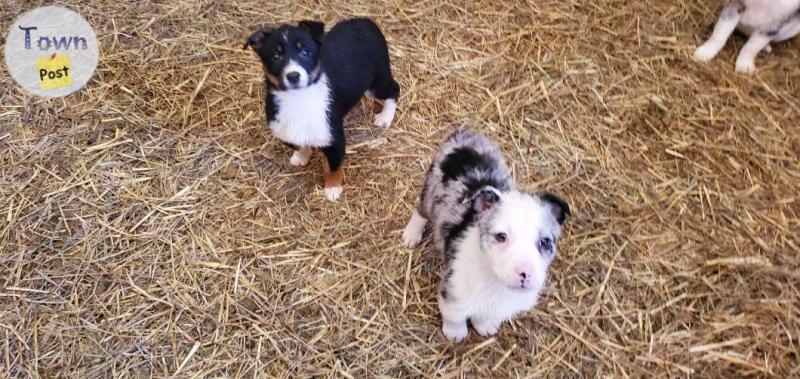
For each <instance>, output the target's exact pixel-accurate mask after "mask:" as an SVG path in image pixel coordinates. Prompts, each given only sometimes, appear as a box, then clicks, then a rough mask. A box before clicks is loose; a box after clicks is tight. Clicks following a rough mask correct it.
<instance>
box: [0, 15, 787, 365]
mask: <svg viewBox="0 0 800 379" xmlns="http://www.w3.org/2000/svg"><path fill="white" fill-rule="evenodd" d="M721 3H722V1H721V0H716V1H712V2H708V3H705V2H695V1H683V0H679V1H657V0H634V1H614V0H600V1H585V0H584V1H578V0H541V1H539V0H528V1H527V2H525V1H505V0H501V1H471V2H470V1H465V2H457V1H441V2H439V1H423V2H404V1H387V2H384V3H374V2H351V1H321V2H318V3H304V4H298V3H297V2H294V1H277V2H276V1H239V2H235V3H233V2H225V1H170V2H159V3H154V2H144V1H141V2H111V1H83V2H77V1H66V2H63V3H60V4H63V5H66V6H68V7H70V8H73V9H76V10H78V11H79V12H81V13H82V14H83V15H84V16H85V17H86V18H87V19H88V20H89V21H90V22H91V23H92V25H93V26H94V27H95V29H96V30H97V32H98V36H99V37H100V40H101V44H102V59H101V61H100V65H99V67H98V71H97V74H96V76H95V78H94V79H93V80H92V81H91V82H90V84H89V86H88V88H86V89H85V90H84V91H82V92H81V93H79V94H75V95H72V96H69V97H67V98H65V99H59V100H43V99H39V98H33V97H30V96H28V95H26V94H24V93H22V92H20V90H19V89H17V88H16V86H15V85H13V83H12V82H11V80H10V78H9V77H8V74H7V72H6V71H5V70H2V71H0V83H2V86H0V243H2V245H1V247H0V248H1V249H2V254H1V255H0V275H1V276H0V377H23V378H24V377H37V376H38V377H80V378H107V377H147V376H157V377H163V376H178V377H231V378H233V377H247V378H250V377H261V376H267V375H269V376H273V375H274V376H278V377H297V376H305V375H321V376H335V377H354V378H362V377H381V376H382V377H408V376H410V377H420V376H439V375H443V376H447V377H458V376H470V377H523V376H532V377H541V376H545V377H649V376H657V377H682V376H691V375H694V376H700V377H736V376H742V375H755V376H776V377H791V376H795V377H796V376H799V375H800V364H799V363H798V362H800V356H798V354H799V353H800V352H799V350H800V347H798V344H800V342H799V341H798V338H799V337H798V336H800V321H799V320H798V319H799V318H800V311H799V309H800V301H798V300H799V298H800V294H799V291H800V285H799V284H800V274H798V245H800V241H799V240H798V235H800V224H799V223H798V213H800V212H799V211H800V208H799V206H798V201H800V199H798V189H800V169H799V168H798V167H799V166H800V165H798V163H799V162H798V156H799V155H800V136H799V134H800V132H798V127H800V104H798V93H800V92H799V91H800V88H798V87H800V71H798V69H797V67H798V65H797V62H798V61H800V41H798V40H795V41H791V42H788V43H783V44H779V45H777V46H775V50H774V52H773V53H772V54H771V55H763V56H761V57H759V59H758V64H759V73H758V75H756V76H752V77H747V76H741V75H737V74H735V73H734V72H733V64H732V61H733V59H734V56H735V53H736V51H737V50H738V48H740V47H741V45H742V43H743V39H742V38H734V39H733V40H732V41H731V42H730V43H729V44H728V46H727V47H726V48H725V49H724V50H723V52H722V54H721V55H720V57H719V58H718V59H717V60H715V61H714V62H712V63H710V64H698V63H695V62H692V60H691V59H690V54H691V51H692V49H693V47H694V46H695V44H696V43H697V42H698V41H701V40H702V38H704V37H706V36H707V35H708V33H709V31H710V29H711V26H712V25H713V23H714V21H715V17H716V14H717V12H718V10H719V8H720V6H721ZM38 4H39V2H23V3H22V4H21V3H19V2H9V1H4V2H3V3H2V5H0V30H3V31H5V30H6V29H7V28H8V27H9V25H10V23H11V21H12V19H13V18H14V17H15V16H16V15H18V14H19V13H20V12H22V11H23V10H27V9H29V8H32V7H34V6H36V5H38ZM349 16H369V17H372V18H374V19H375V20H376V21H377V22H378V23H379V24H380V25H381V27H382V28H383V30H384V32H385V34H386V35H387V38H388V40H389V43H390V45H391V47H390V51H391V56H392V59H393V66H394V67H393V68H394V72H395V73H396V76H397V78H398V81H399V82H400V83H401V86H402V97H401V99H400V108H399V113H398V118H397V119H396V122H395V124H394V125H393V126H392V128H391V129H389V130H387V131H383V130H378V129H375V128H373V127H371V126H370V120H371V115H372V114H373V113H374V112H375V111H377V109H379V108H378V106H377V105H376V104H374V103H372V102H370V101H368V100H365V101H364V103H363V104H362V105H361V106H359V107H357V108H356V109H355V111H354V112H353V113H352V114H351V116H350V117H349V118H348V121H347V129H348V136H349V141H350V144H351V145H350V147H349V150H348V152H349V154H348V158H347V161H346V164H345V167H346V177H345V180H346V192H345V195H344V198H343V200H342V201H340V202H339V203H338V204H332V203H329V202H327V201H325V200H324V198H323V196H322V193H321V188H320V187H321V171H322V170H321V169H320V164H321V163H320V158H319V157H315V158H314V160H312V162H311V164H310V165H309V166H308V168H305V169H301V170H298V169H295V168H293V167H291V166H289V165H288V159H289V156H290V151H288V150H287V149H286V148H285V147H284V146H283V145H282V144H280V143H278V142H276V141H275V140H274V139H273V138H272V137H271V136H269V134H268V133H267V131H266V130H265V127H264V126H265V123H264V119H263V118H264V115H263V113H262V112H263V111H262V105H263V94H264V90H263V85H262V82H261V78H260V72H261V69H260V68H259V64H258V61H257V60H256V58H255V57H254V56H253V55H252V53H250V52H247V51H242V50H240V49H239V47H240V45H241V43H242V41H243V39H244V38H245V37H246V36H247V35H249V33H250V32H252V31H253V30H255V29H256V28H258V27H259V26H261V25H264V24H276V23H278V22H280V21H284V20H298V19H301V18H316V19H321V20H324V21H326V22H327V23H328V24H332V23H333V22H335V21H336V20H341V19H343V18H346V17H349ZM459 125H468V126H470V127H472V128H475V129H478V130H480V131H482V132H484V133H486V134H488V135H490V136H492V137H494V138H495V139H496V140H498V141H500V142H501V144H502V146H503V149H504V151H505V153H506V155H507V157H508V160H509V161H510V163H511V164H512V166H513V169H514V174H515V177H516V179H517V181H518V182H519V183H520V186H521V187H524V188H528V189H539V188H546V189H548V190H550V191H553V192H555V193H558V194H561V195H563V196H564V197H565V198H566V199H568V200H569V201H570V203H571V204H572V205H573V208H574V209H575V211H576V212H575V217H574V218H573V219H572V220H570V221H569V224H568V227H567V229H566V233H565V235H564V237H563V241H562V244H561V248H560V255H559V257H558V258H557V260H556V261H555V263H554V266H553V267H552V275H551V277H550V280H549V284H548V287H547V290H546V292H545V294H544V297H543V299H542V301H541V303H540V304H539V306H537V307H536V309H535V310H533V311H531V312H530V313H528V314H527V315H525V316H524V317H522V318H520V319H518V320H517V321H514V322H513V323H511V324H506V325H504V326H503V328H502V330H501V333H500V334H499V335H497V336H496V337H495V338H490V339H483V338H478V337H476V336H475V335H474V333H473V335H472V336H471V337H470V338H469V339H468V340H467V341H466V342H465V343H463V344H459V345H452V344H450V343H447V342H445V341H444V339H443V338H442V336H441V334H440V331H439V328H438V324H439V315H438V311H437V308H436V305H435V285H436V281H437V275H438V271H437V270H438V265H439V264H440V263H441V262H440V260H439V259H438V258H437V257H436V255H435V254H432V253H431V252H430V250H429V247H425V248H420V249H415V250H408V249H405V248H403V247H402V246H401V242H400V232H401V230H402V228H403V226H404V224H405V222H406V220H407V217H408V215H409V212H410V210H411V209H412V207H413V204H414V202H415V200H416V197H417V194H418V190H419V184H420V182H421V180H422V176H423V173H424V170H425V167H426V165H427V164H428V162H429V160H430V156H431V153H432V152H433V150H434V149H435V148H436V146H437V144H438V143H439V142H440V141H441V140H442V138H443V137H444V136H445V135H446V134H447V133H448V132H449V131H450V130H452V129H454V128H455V127H456V126H459Z"/></svg>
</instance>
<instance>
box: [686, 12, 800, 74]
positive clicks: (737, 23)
mask: <svg viewBox="0 0 800 379" xmlns="http://www.w3.org/2000/svg"><path fill="white" fill-rule="evenodd" d="M737 27H738V29H739V30H740V31H742V32H743V33H745V34H747V35H749V36H750V39H749V40H748V41H747V43H746V44H745V45H744V47H742V51H740V52H739V57H738V58H736V71H738V72H743V73H752V72H754V71H755V70H756V64H755V59H756V55H758V53H759V52H761V50H763V49H766V50H767V52H769V51H770V50H771V48H770V46H769V44H770V42H773V41H783V40H787V39H789V38H792V37H794V36H795V35H797V33H798V32H800V0H727V1H726V2H725V6H724V7H723V8H722V13H721V14H720V16H719V21H717V24H716V26H715V27H714V32H713V33H712V34H711V38H709V39H708V41H706V42H705V43H704V44H702V45H701V46H700V47H698V48H697V50H695V52H694V58H695V59H697V60H699V61H703V62H707V61H710V60H711V59H713V58H714V57H715V56H717V54H718V53H719V51H720V50H722V47H723V46H725V42H726V41H727V40H728V37H730V35H731V34H732V33H733V31H734V30H735V29H737Z"/></svg>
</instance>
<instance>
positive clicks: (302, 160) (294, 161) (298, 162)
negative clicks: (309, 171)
mask: <svg viewBox="0 0 800 379" xmlns="http://www.w3.org/2000/svg"><path fill="white" fill-rule="evenodd" d="M310 159H311V155H310V154H309V155H308V156H304V155H303V154H302V153H301V152H299V151H295V152H294V153H293V154H292V157H291V158H289V164H290V165H292V166H295V167H303V166H305V165H307V164H308V161H309V160H310Z"/></svg>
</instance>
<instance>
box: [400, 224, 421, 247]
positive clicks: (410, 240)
mask: <svg viewBox="0 0 800 379" xmlns="http://www.w3.org/2000/svg"><path fill="white" fill-rule="evenodd" d="M412 226H413V225H411V224H408V225H406V230H404V231H403V245H406V247H407V248H414V247H416V246H417V245H419V243H420V242H422V233H421V232H420V231H419V230H418V229H415V228H413V227H412Z"/></svg>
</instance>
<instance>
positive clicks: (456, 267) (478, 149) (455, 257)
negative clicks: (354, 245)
mask: <svg viewBox="0 0 800 379" xmlns="http://www.w3.org/2000/svg"><path fill="white" fill-rule="evenodd" d="M569 214H570V210H569V206H568V205H567V203H566V202H564V201H563V200H561V199H559V198H558V197H556V196H554V195H551V194H548V193H542V194H530V193H525V192H520V191H517V190H516V189H515V188H514V181H513V179H512V178H511V173H510V171H509V169H508V166H506V163H505V161H504V160H503V156H502V154H501V153H500V150H499V149H498V147H497V146H496V145H495V144H494V143H493V142H491V141H489V140H488V139H486V138H485V137H483V136H481V135H479V134H477V133H474V132H471V131H469V130H467V129H459V130H457V131H455V132H454V133H453V134H451V135H450V137H448V138H447V140H446V141H445V142H444V144H443V145H442V147H441V149H440V150H439V152H438V153H437V154H436V156H435V157H434V158H433V162H432V163H431V166H430V168H429V169H428V174H427V177H426V178H425V184H424V186H423V188H422V195H421V197H420V199H419V203H418V205H417V209H416V211H414V213H413V215H412V216H411V220H410V221H409V222H408V225H407V226H406V229H405V231H404V232H403V241H404V243H405V244H406V246H408V247H414V246H416V245H417V244H419V243H420V241H421V240H422V235H423V231H424V230H425V226H426V225H427V224H429V223H430V229H431V231H432V234H433V242H434V245H435V247H436V249H437V250H439V251H441V252H442V253H443V254H444V256H445V270H444V273H443V274H442V277H441V281H440V284H439V296H438V299H439V310H440V311H441V313H442V332H443V333H444V335H445V336H446V337H447V338H448V339H450V340H452V341H456V342H458V341H461V340H463V339H464V338H466V337H467V334H468V333H469V332H468V330H467V320H470V321H471V322H472V326H473V327H474V328H475V330H476V331H477V332H478V334H480V335H483V336H488V335H493V334H495V333H497V331H498V329H499V328H500V324H501V323H502V322H503V321H504V320H507V319H509V318H511V317H513V316H515V315H517V314H519V313H521V312H524V311H527V310H529V309H530V308H532V307H533V306H534V305H535V304H536V302H537V301H538V299H539V293H540V292H541V291H542V287H543V286H544V283H545V279H546V277H547V270H548V267H549V266H550V262H551V261H552V260H553V257H555V255H556V240H557V239H558V237H559V235H560V234H561V226H562V224H563V223H564V220H565V218H566V217H567V215H569Z"/></svg>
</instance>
